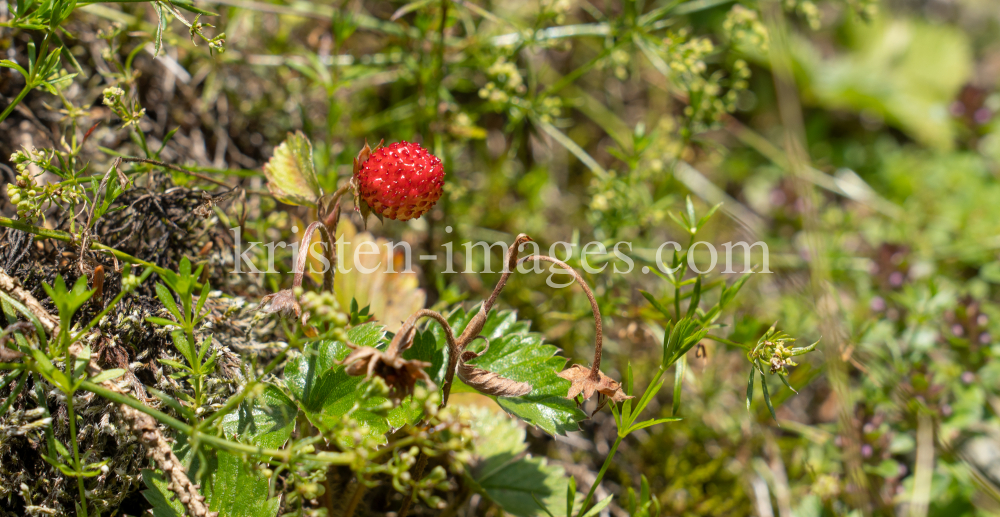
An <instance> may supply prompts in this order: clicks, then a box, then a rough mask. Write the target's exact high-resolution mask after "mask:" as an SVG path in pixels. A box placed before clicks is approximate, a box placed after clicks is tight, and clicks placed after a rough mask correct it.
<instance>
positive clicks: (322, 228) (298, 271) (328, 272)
mask: <svg viewBox="0 0 1000 517" xmlns="http://www.w3.org/2000/svg"><path fill="white" fill-rule="evenodd" d="M337 206H338V208H339V206H340V203H339V202H338V203H337ZM338 211H339V210H338ZM316 230H319V233H320V235H321V236H322V237H323V241H324V242H325V243H326V246H327V250H326V252H327V254H326V256H327V259H328V260H330V266H329V267H327V268H326V269H325V270H324V271H323V289H324V290H326V291H329V292H331V293H332V292H333V274H334V270H335V269H336V267H337V265H336V263H335V262H336V260H337V258H336V253H337V247H336V243H335V242H333V239H331V238H330V231H329V229H328V228H327V227H326V224H325V223H323V222H322V221H314V222H313V223H311V224H310V225H309V226H307V227H306V231H305V232H303V234H302V242H301V244H300V245H299V254H298V257H297V260H296V262H295V278H294V280H293V281H292V288H293V289H294V288H297V287H302V279H303V277H304V276H305V272H306V261H308V260H309V252H310V250H311V249H312V237H313V233H315V232H316Z"/></svg>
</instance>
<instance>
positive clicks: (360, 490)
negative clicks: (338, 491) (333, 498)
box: [343, 477, 402, 517]
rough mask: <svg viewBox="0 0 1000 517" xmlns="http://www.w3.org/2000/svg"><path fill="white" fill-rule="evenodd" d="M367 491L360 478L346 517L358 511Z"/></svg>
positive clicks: (347, 508) (346, 509) (348, 503)
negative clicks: (362, 497)
mask: <svg viewBox="0 0 1000 517" xmlns="http://www.w3.org/2000/svg"><path fill="white" fill-rule="evenodd" d="M367 491H368V487H367V486H365V484H364V483H363V482H362V479H361V477H358V486H357V487H355V488H354V493H353V494H351V500H350V501H348V502H347V507H346V508H344V514H343V515H344V517H351V516H353V515H354V511H355V510H357V509H358V504H359V503H361V496H363V495H365V492H367ZM400 517H402V516H400Z"/></svg>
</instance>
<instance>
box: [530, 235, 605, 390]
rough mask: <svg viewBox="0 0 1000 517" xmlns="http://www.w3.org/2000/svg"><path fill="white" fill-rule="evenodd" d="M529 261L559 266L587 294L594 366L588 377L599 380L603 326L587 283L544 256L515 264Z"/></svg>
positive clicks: (566, 267) (564, 266)
mask: <svg viewBox="0 0 1000 517" xmlns="http://www.w3.org/2000/svg"><path fill="white" fill-rule="evenodd" d="M529 260H541V261H543V262H551V263H553V264H556V265H558V266H561V267H562V268H564V269H565V270H567V271H569V273H570V274H571V275H573V278H574V279H575V280H576V283H578V284H580V287H582V288H583V292H584V293H586V294H587V300H589V301H590V310H591V311H592V312H593V313H594V364H593V366H591V367H590V376H591V377H593V378H594V379H597V378H599V376H600V374H601V353H602V349H603V345H604V329H603V326H602V325H601V309H600V307H598V306H597V299H596V298H594V293H593V291H591V290H590V286H589V285H587V282H586V281H585V280H584V279H583V277H582V276H580V273H578V272H577V271H576V270H575V269H573V267H572V266H570V265H569V264H567V263H565V262H563V261H561V260H559V259H557V258H554V257H549V256H546V255H531V256H530V257H524V258H523V259H521V260H519V261H518V262H517V265H519V266H520V265H521V264H522V263H524V262H527V261H529Z"/></svg>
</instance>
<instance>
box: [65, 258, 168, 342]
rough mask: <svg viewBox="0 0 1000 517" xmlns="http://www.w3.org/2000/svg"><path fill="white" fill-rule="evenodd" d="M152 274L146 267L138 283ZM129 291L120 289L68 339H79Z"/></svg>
mask: <svg viewBox="0 0 1000 517" xmlns="http://www.w3.org/2000/svg"><path fill="white" fill-rule="evenodd" d="M152 274H153V270H152V269H149V268H146V270H145V271H143V273H142V276H140V277H139V282H138V283H139V284H141V283H143V282H145V281H146V279H147V278H149V276H150V275H152ZM130 292H132V290H130V289H122V290H121V291H120V292H119V293H118V296H115V299H114V300H112V301H111V303H110V304H108V306H107V307H105V308H104V310H102V311H101V313H100V314H98V315H97V316H94V319H92V320H90V323H88V324H87V326H86V327H84V328H83V330H81V331H79V332H77V333H76V335H74V336H73V338H72V339H71V340H70V341H72V342H76V341H79V339H80V338H81V337H82V336H83V335H84V334H86V333H87V332H89V331H90V329H92V328H94V326H95V325H97V324H98V323H100V321H101V318H103V317H104V316H106V315H107V314H108V313H109V312H111V310H112V309H114V308H115V306H117V305H118V302H120V301H121V300H122V298H124V297H125V295H127V294H129V293H130Z"/></svg>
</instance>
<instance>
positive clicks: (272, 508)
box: [142, 451, 281, 517]
mask: <svg viewBox="0 0 1000 517" xmlns="http://www.w3.org/2000/svg"><path fill="white" fill-rule="evenodd" d="M179 455H180V454H179ZM208 455H209V458H208V465H204V466H203V467H205V468H204V473H205V477H204V478H202V483H201V485H202V487H204V488H203V490H202V492H203V493H202V495H204V496H205V502H206V503H207V504H208V508H209V510H212V511H215V512H219V514H218V517H274V516H275V515H277V514H278V509H279V507H280V505H281V499H280V498H278V497H275V498H273V499H268V498H267V495H268V480H267V478H265V477H264V476H263V475H262V474H261V473H260V471H258V470H256V469H253V468H251V466H250V465H249V464H247V463H245V462H243V461H242V460H241V459H240V457H239V456H235V455H232V454H229V453H226V452H215V451H210V452H209V453H208ZM200 463H201V462H200V460H199V459H198V458H195V459H194V464H192V466H191V468H190V469H189V471H190V472H192V473H194V472H199V471H201V470H202V469H201V468H199V467H200V466H202V465H200ZM142 480H143V482H144V483H145V485H146V487H147V490H144V491H143V492H142V495H143V496H145V498H146V500H147V501H149V503H150V504H151V505H152V506H153V517H181V516H183V515H187V512H186V510H185V509H184V506H183V505H182V504H181V502H180V500H178V498H177V497H176V496H175V495H174V494H173V493H172V492H171V491H170V490H169V489H168V488H167V482H166V481H164V480H163V477H162V475H160V474H159V473H158V472H156V471H152V470H148V469H144V470H143V471H142Z"/></svg>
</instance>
